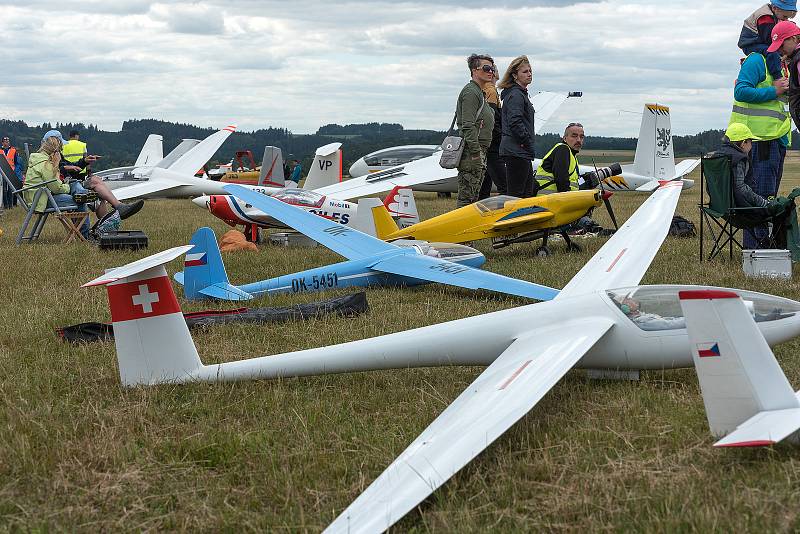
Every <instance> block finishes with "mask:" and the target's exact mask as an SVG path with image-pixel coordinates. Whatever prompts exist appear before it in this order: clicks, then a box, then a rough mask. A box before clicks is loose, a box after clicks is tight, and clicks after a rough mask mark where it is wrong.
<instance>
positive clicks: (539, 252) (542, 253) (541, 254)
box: [536, 246, 550, 258]
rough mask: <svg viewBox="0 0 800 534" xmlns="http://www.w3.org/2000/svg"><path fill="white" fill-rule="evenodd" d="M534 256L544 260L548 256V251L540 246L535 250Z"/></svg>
mask: <svg viewBox="0 0 800 534" xmlns="http://www.w3.org/2000/svg"><path fill="white" fill-rule="evenodd" d="M536 255H537V256H538V257H540V258H546V257H547V256H549V255H550V249H549V248H547V247H545V246H541V247H539V248H537V249H536Z"/></svg>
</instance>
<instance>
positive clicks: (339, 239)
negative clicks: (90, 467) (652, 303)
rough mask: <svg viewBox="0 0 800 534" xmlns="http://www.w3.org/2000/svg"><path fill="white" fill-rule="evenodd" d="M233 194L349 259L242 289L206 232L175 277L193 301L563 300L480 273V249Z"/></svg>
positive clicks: (245, 192) (244, 192)
mask: <svg viewBox="0 0 800 534" xmlns="http://www.w3.org/2000/svg"><path fill="white" fill-rule="evenodd" d="M226 189H227V190H228V191H229V192H230V193H231V194H232V195H236V196H237V197H240V198H241V199H242V200H244V201H246V202H249V203H251V204H253V205H254V206H255V207H257V208H259V209H260V210H262V211H263V212H264V213H267V214H269V216H270V217H272V218H274V219H277V220H278V221H281V222H282V223H283V224H285V225H287V226H289V227H291V228H294V229H295V230H298V231H301V232H302V233H303V234H305V235H307V236H309V237H310V238H312V239H314V240H315V241H317V242H319V243H320V244H322V245H324V246H326V247H328V248H329V249H331V250H332V251H334V252H336V253H337V254H340V255H342V256H344V257H345V258H347V261H344V262H340V263H336V264H333V265H327V266H325V267H317V268H314V269H309V270H306V271H302V272H299V273H294V274H289V275H284V276H279V277H277V278H271V279H269V280H263V281H261V282H254V283H251V284H246V285H242V286H234V285H232V284H231V283H230V282H229V281H228V275H227V273H226V272H225V266H224V265H223V262H222V257H221V255H220V252H219V248H218V247H217V240H216V238H215V236H214V232H213V231H212V230H211V229H210V228H200V229H199V230H198V231H197V232H195V234H194V235H193V236H192V240H191V244H192V245H194V248H193V249H192V250H191V251H189V252H188V253H187V254H186V260H185V263H184V271H183V272H180V273H176V274H175V276H174V278H175V280H176V281H177V282H178V283H179V284H181V285H183V286H184V294H185V296H186V298H187V299H189V300H194V299H202V298H208V297H212V298H217V299H224V300H249V299H252V298H254V297H256V296H260V295H264V294H273V293H300V292H306V291H323V290H325V289H333V288H337V287H351V286H355V287H364V286H400V285H407V286H412V285H419V284H424V283H428V282H439V283H443V284H448V285H453V286H457V287H464V288H468V289H488V290H490V291H498V292H501V293H506V294H510V295H517V296H521V297H526V298H532V299H537V300H550V299H552V298H553V297H555V296H556V295H557V294H558V291H557V290H555V289H553V288H551V287H547V286H542V285H539V284H534V283H531V282H526V281H523V280H517V279H515V278H509V277H507V276H502V275H499V274H495V273H492V272H488V271H482V270H480V269H478V267H480V266H481V265H482V264H483V263H484V262H485V261H486V258H485V257H484V256H483V254H481V253H480V252H479V251H477V250H475V249H474V248H472V247H468V246H464V245H454V244H451V243H427V242H423V241H408V240H405V241H397V242H395V243H386V242H384V241H381V240H380V239H377V238H375V237H372V236H370V235H367V234H364V233H362V232H359V231H358V230H355V229H352V228H348V227H346V226H344V225H341V224H339V223H336V222H332V221H328V220H326V219H324V218H321V217H318V216H316V215H313V214H311V213H308V212H306V211H304V210H302V209H299V208H297V207H295V206H291V205H289V204H286V203H284V202H281V201H280V200H277V199H276V198H275V197H269V196H265V195H262V194H260V193H256V192H254V191H251V190H249V189H245V188H243V187H241V186H239V185H229V186H226Z"/></svg>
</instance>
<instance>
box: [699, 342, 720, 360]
mask: <svg viewBox="0 0 800 534" xmlns="http://www.w3.org/2000/svg"><path fill="white" fill-rule="evenodd" d="M697 355H698V356H700V357H701V358H713V357H715V356H719V355H720V353H719V343H716V342H713V341H712V342H710V343H698V344H697Z"/></svg>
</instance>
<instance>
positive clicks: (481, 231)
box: [373, 190, 604, 248]
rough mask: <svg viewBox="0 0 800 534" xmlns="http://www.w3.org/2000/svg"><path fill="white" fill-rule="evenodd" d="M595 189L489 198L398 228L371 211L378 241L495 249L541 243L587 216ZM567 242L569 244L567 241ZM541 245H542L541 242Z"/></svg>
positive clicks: (598, 195) (596, 199)
mask: <svg viewBox="0 0 800 534" xmlns="http://www.w3.org/2000/svg"><path fill="white" fill-rule="evenodd" d="M603 194H604V193H603V192H602V191H598V190H588V191H570V192H567V193H553V194H550V195H542V196H538V197H533V198H516V197H509V196H505V195H501V196H496V197H490V198H487V199H485V200H481V201H478V202H476V203H474V204H470V205H469V206H464V207H463V208H459V209H456V210H453V211H451V212H448V213H445V214H443V215H439V216H438V217H434V218H432V219H428V220H427V221H423V222H420V223H417V224H415V225H412V226H409V227H407V228H404V229H402V230H401V229H399V228H398V227H397V225H396V224H395V222H394V220H393V219H392V218H391V217H390V216H389V214H388V212H386V210H385V209H383V210H381V209H380V207H377V208H373V217H374V220H375V231H376V233H377V235H378V237H379V238H381V239H383V240H386V241H392V240H395V239H419V240H424V241H438V242H444V243H464V242H467V241H477V240H479V239H490V238H491V239H492V241H493V244H494V246H495V248H499V247H502V246H505V245H509V244H511V243H519V242H523V241H532V240H534V239H540V238H546V237H547V235H548V234H549V233H550V232H551V231H557V229H558V228H559V227H561V226H564V225H565V224H569V223H571V222H574V221H576V220H578V219H579V218H581V217H583V216H584V215H586V212H587V211H589V209H591V208H593V207H596V206H599V205H600V204H601V203H602V202H603ZM568 243H569V242H568ZM545 245H546V241H545Z"/></svg>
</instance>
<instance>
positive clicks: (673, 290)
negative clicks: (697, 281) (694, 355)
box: [607, 286, 800, 330]
mask: <svg viewBox="0 0 800 534" xmlns="http://www.w3.org/2000/svg"><path fill="white" fill-rule="evenodd" d="M688 289H720V288H712V287H698V286H636V287H628V288H623V289H614V290H609V291H607V294H608V296H609V298H611V301H612V302H613V303H614V304H616V305H617V307H618V308H619V309H620V310H621V311H622V313H624V314H625V315H626V316H627V317H628V319H630V320H631V321H633V323H634V324H635V325H636V326H638V327H639V328H641V329H642V330H677V329H680V328H686V320H685V319H684V317H683V311H682V310H681V305H680V301H679V300H678V292H679V291H683V290H688ZM725 290H726V291H733V292H734V293H737V294H738V295H739V296H740V297H742V300H744V302H745V305H746V306H747V308H748V309H749V310H750V313H751V314H752V315H753V318H754V319H755V320H756V322H759V323H760V322H766V321H777V320H780V319H785V318H787V317H793V316H794V315H795V314H797V313H798V312H800V303H798V302H796V301H794V300H790V299H786V298H783V297H776V296H774V295H767V294H765V293H756V292H753V291H746V290H744V289H727V288H726V289H725Z"/></svg>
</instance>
